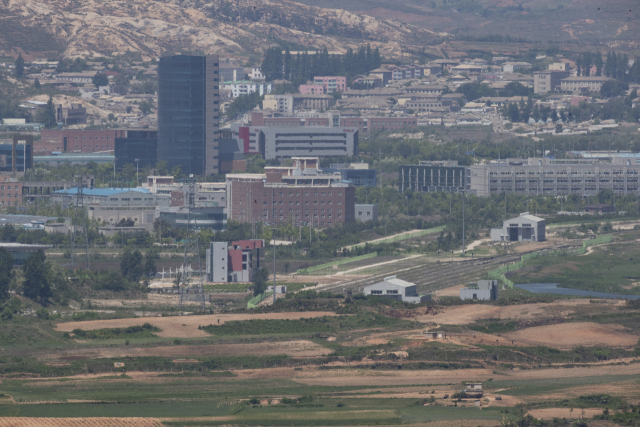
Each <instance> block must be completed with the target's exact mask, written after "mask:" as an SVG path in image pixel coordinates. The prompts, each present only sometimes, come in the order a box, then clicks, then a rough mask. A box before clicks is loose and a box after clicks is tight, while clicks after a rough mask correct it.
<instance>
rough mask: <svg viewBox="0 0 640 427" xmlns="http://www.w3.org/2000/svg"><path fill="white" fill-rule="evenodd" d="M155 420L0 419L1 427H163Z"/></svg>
mask: <svg viewBox="0 0 640 427" xmlns="http://www.w3.org/2000/svg"><path fill="white" fill-rule="evenodd" d="M163 425H164V424H162V423H161V422H160V421H159V420H157V419H154V418H106V417H96V418H28V417H0V427H162V426H163Z"/></svg>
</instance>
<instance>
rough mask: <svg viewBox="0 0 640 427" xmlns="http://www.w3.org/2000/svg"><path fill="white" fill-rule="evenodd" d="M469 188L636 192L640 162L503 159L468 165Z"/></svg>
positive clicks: (586, 193)
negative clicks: (469, 175)
mask: <svg viewBox="0 0 640 427" xmlns="http://www.w3.org/2000/svg"><path fill="white" fill-rule="evenodd" d="M470 172H471V185H470V191H471V192H472V193H475V194H476V195H478V196H489V195H491V194H497V193H502V192H507V193H513V194H531V195H538V194H546V195H551V196H561V195H567V194H578V195H581V196H591V195H595V194H596V193H597V192H598V191H600V190H602V189H610V190H613V191H614V192H615V193H616V194H620V195H627V194H636V195H638V194H639V192H638V174H639V173H640V164H638V163H637V162H636V160H635V159H630V158H613V159H612V160H611V161H610V162H603V161H598V160H587V159H549V158H544V159H543V158H530V159H506V160H500V161H494V162H491V163H489V164H486V165H475V166H471V167H470Z"/></svg>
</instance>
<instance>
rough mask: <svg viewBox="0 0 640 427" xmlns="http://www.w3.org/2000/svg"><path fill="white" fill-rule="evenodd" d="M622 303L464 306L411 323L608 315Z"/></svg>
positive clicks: (444, 323)
mask: <svg viewBox="0 0 640 427" xmlns="http://www.w3.org/2000/svg"><path fill="white" fill-rule="evenodd" d="M624 304H625V302H624V301H605V302H603V303H599V304H591V303H590V302H589V301H588V300H570V301H555V302H552V303H539V304H527V305H526V306H521V305H513V306H504V307H500V306H496V305H484V304H477V305H463V306H453V307H442V308H440V309H438V310H436V311H432V312H429V313H427V314H424V313H423V314H418V315H417V316H415V317H412V319H413V320H416V321H419V322H423V323H436V324H441V325H466V324H469V323H473V322H475V321H477V320H482V319H503V320H507V319H511V320H527V319H539V318H541V317H566V316H568V315H570V314H573V313H579V312H588V313H591V314H596V313H598V312H603V313H604V312H610V311H611V310H613V309H615V307H620V306H623V305H624Z"/></svg>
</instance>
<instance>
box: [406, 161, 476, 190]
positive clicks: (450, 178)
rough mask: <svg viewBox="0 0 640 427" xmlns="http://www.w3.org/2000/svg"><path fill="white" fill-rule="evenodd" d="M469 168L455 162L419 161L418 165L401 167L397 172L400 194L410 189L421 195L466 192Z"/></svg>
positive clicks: (468, 182) (468, 181)
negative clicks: (440, 192) (437, 192)
mask: <svg viewBox="0 0 640 427" xmlns="http://www.w3.org/2000/svg"><path fill="white" fill-rule="evenodd" d="M469 184H470V180H469V168H468V167H467V166H459V165H458V161H457V160H445V161H433V162H431V161H421V162H420V164H419V165H402V166H400V170H399V186H400V188H399V189H400V192H401V193H404V192H405V191H407V190H409V189H411V190H412V191H417V192H421V193H431V192H435V191H445V192H460V191H466V190H468V189H469V188H470V187H469Z"/></svg>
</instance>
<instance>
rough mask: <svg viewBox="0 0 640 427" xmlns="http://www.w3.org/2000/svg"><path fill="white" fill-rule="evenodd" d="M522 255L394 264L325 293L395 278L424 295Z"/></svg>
mask: <svg viewBox="0 0 640 427" xmlns="http://www.w3.org/2000/svg"><path fill="white" fill-rule="evenodd" d="M571 246H572V245H556V246H554V247H551V248H547V249H545V250H543V251H542V252H545V251H551V250H557V249H566V248H568V247H571ZM532 252H537V251H532ZM521 255H524V253H522V254H509V255H503V256H497V257H492V258H482V259H475V260H466V261H457V262H451V261H449V262H440V263H437V262H429V263H425V264H423V265H407V264H410V263H409V262H407V264H405V265H398V264H396V265H394V267H395V269H394V270H387V271H384V272H381V273H375V274H372V275H370V276H367V277H363V278H360V279H354V280H348V281H344V282H339V283H335V284H333V285H329V286H326V287H325V288H324V290H328V291H332V292H342V290H343V289H348V290H352V291H355V292H359V291H360V290H361V289H362V288H363V287H365V286H368V285H372V284H374V283H377V282H380V281H382V279H384V278H385V277H388V276H391V275H396V276H397V277H398V278H400V279H402V280H406V281H407V282H412V283H415V284H417V285H418V291H419V292H421V293H425V292H433V291H436V290H439V289H444V288H447V287H450V286H454V285H459V284H463V283H465V282H468V281H475V280H478V279H480V278H481V277H483V276H485V275H486V274H487V273H488V272H489V271H491V270H494V269H496V268H498V267H499V266H500V265H502V264H510V263H513V262H518V261H520V257H521ZM411 264H412V263H411Z"/></svg>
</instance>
